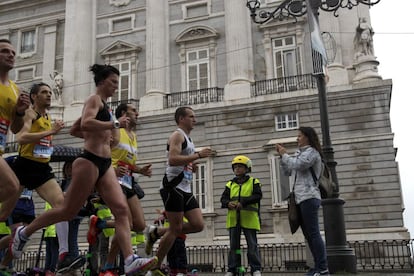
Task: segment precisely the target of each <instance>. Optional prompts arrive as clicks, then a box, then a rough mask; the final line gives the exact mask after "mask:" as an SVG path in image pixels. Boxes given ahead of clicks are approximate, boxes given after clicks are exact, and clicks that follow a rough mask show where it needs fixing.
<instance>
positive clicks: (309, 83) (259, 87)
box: [251, 74, 316, 97]
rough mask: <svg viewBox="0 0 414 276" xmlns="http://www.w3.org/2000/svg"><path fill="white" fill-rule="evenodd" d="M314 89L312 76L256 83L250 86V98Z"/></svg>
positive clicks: (314, 83) (314, 82) (314, 84)
mask: <svg viewBox="0 0 414 276" xmlns="http://www.w3.org/2000/svg"><path fill="white" fill-rule="evenodd" d="M310 88H316V80H315V78H314V77H313V76H312V74H307V75H298V76H291V77H285V78H277V79H270V80H261V81H256V82H255V83H253V84H252V85H251V95H252V97H257V96H262V95H269V94H277V93H285V92H291V91H298V90H303V89H310Z"/></svg>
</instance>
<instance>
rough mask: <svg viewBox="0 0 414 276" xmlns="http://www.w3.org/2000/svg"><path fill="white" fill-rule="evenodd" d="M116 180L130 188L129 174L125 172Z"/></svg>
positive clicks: (130, 179)
mask: <svg viewBox="0 0 414 276" xmlns="http://www.w3.org/2000/svg"><path fill="white" fill-rule="evenodd" d="M118 182H119V184H121V185H122V186H124V187H127V188H128V189H132V176H131V175H129V174H125V175H123V176H121V177H118Z"/></svg>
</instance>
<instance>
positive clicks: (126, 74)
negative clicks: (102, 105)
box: [111, 61, 131, 102]
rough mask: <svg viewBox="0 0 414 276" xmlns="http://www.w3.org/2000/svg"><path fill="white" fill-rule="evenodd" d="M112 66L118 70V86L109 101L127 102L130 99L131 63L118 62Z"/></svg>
mask: <svg viewBox="0 0 414 276" xmlns="http://www.w3.org/2000/svg"><path fill="white" fill-rule="evenodd" d="M112 66H114V67H115V68H117V69H118V70H119V84H118V91H116V92H115V93H114V95H113V96H112V99H111V101H123V102H125V101H128V100H129V99H130V98H131V62H129V61H128V62H120V63H117V64H113V65H112Z"/></svg>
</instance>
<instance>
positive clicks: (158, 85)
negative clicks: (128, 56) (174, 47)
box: [139, 0, 169, 112]
mask: <svg viewBox="0 0 414 276" xmlns="http://www.w3.org/2000/svg"><path fill="white" fill-rule="evenodd" d="M146 22H147V26H146V47H145V50H146V95H145V96H144V97H142V98H141V99H140V104H139V111H140V112H143V111H152V110H161V109H163V108H164V95H165V93H166V91H167V89H168V87H169V81H168V79H169V74H168V72H169V70H168V67H169V54H168V44H169V40H168V35H169V21H168V1H154V0H147V12H146Z"/></svg>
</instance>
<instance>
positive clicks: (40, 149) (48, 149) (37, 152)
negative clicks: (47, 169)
mask: <svg viewBox="0 0 414 276" xmlns="http://www.w3.org/2000/svg"><path fill="white" fill-rule="evenodd" d="M52 153H53V147H52V137H51V136H47V137H43V138H42V139H40V141H39V143H38V144H36V145H35V146H34V149H33V157H37V158H50V157H51V156H52Z"/></svg>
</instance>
